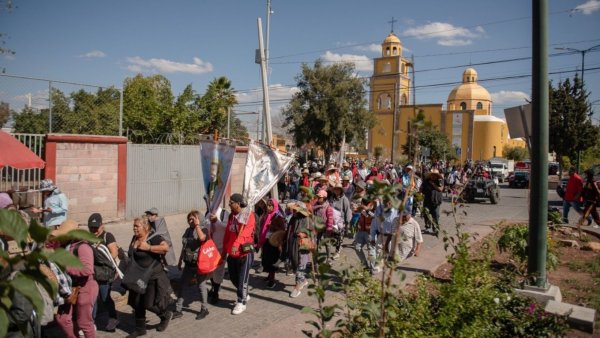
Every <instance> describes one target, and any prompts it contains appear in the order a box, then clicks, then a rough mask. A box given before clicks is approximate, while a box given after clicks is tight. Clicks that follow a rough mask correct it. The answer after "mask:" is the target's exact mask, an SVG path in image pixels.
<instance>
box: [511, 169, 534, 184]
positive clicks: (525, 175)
mask: <svg viewBox="0 0 600 338" xmlns="http://www.w3.org/2000/svg"><path fill="white" fill-rule="evenodd" d="M508 186H509V187H510V188H528V187H529V172H528V171H516V172H515V173H513V174H512V175H511V176H510V177H509V178H508Z"/></svg>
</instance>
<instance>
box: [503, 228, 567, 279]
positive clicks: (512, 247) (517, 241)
mask: <svg viewBox="0 0 600 338" xmlns="http://www.w3.org/2000/svg"><path fill="white" fill-rule="evenodd" d="M528 238H529V226H528V225H527V224H513V225H510V226H508V227H507V228H506V229H505V230H504V233H503V234H502V236H500V238H499V239H498V248H499V249H500V251H507V252H510V253H511V255H512V257H513V259H515V260H516V261H517V264H518V266H517V267H518V268H519V270H520V271H521V272H522V273H525V272H526V271H527V257H528V243H527V241H528ZM555 250H556V248H555V247H554V242H553V241H552V239H551V238H550V235H548V241H547V249H546V267H547V268H548V269H549V270H554V269H556V266H557V265H558V256H557V255H556V251H555Z"/></svg>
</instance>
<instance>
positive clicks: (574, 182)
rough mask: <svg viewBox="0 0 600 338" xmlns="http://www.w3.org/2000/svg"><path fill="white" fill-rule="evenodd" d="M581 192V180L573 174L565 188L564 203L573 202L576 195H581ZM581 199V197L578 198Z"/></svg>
mask: <svg viewBox="0 0 600 338" xmlns="http://www.w3.org/2000/svg"><path fill="white" fill-rule="evenodd" d="M582 191H583V180H582V179H581V176H579V175H577V174H573V177H571V178H569V181H568V182H567V186H566V188H565V201H567V202H573V201H575V197H576V196H577V195H581V192H582ZM579 199H581V196H580V198H579Z"/></svg>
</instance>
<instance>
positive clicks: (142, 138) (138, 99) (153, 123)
mask: <svg viewBox="0 0 600 338" xmlns="http://www.w3.org/2000/svg"><path fill="white" fill-rule="evenodd" d="M123 87H124V89H123V128H124V129H126V130H128V134H130V135H134V136H135V139H136V141H137V142H141V143H153V142H154V140H155V139H157V138H159V137H160V135H161V134H162V133H166V132H168V130H167V129H166V127H167V126H168V124H167V123H165V121H168V120H169V118H171V117H172V113H171V110H172V109H173V93H172V92H171V83H170V82H169V80H167V78H165V77H164V76H162V75H153V76H148V77H144V76H143V75H141V74H138V75H136V76H135V77H133V78H127V79H125V83H124V86H123Z"/></svg>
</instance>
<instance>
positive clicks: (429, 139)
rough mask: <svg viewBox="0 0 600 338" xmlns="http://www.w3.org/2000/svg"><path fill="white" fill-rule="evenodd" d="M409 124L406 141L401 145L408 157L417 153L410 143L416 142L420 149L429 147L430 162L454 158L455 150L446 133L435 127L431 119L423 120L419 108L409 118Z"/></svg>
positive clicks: (423, 117)
mask: <svg viewBox="0 0 600 338" xmlns="http://www.w3.org/2000/svg"><path fill="white" fill-rule="evenodd" d="M410 125H411V134H410V135H409V136H408V139H407V143H406V144H403V145H402V151H403V152H404V154H406V155H407V156H408V157H409V158H414V156H415V155H417V154H416V147H414V146H412V145H414V144H418V145H419V147H420V148H421V149H423V148H427V149H429V159H430V160H431V161H432V162H436V161H439V160H452V159H456V151H455V149H454V147H453V146H452V144H451V143H450V141H449V140H448V137H447V136H446V134H444V133H443V132H441V131H440V130H439V129H438V128H436V127H435V126H434V125H433V123H432V122H431V121H425V114H424V113H423V112H422V111H421V110H419V111H418V112H417V116H415V117H414V118H413V119H412V120H411V124H410ZM417 141H418V142H417ZM409 143H410V144H409Z"/></svg>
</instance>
